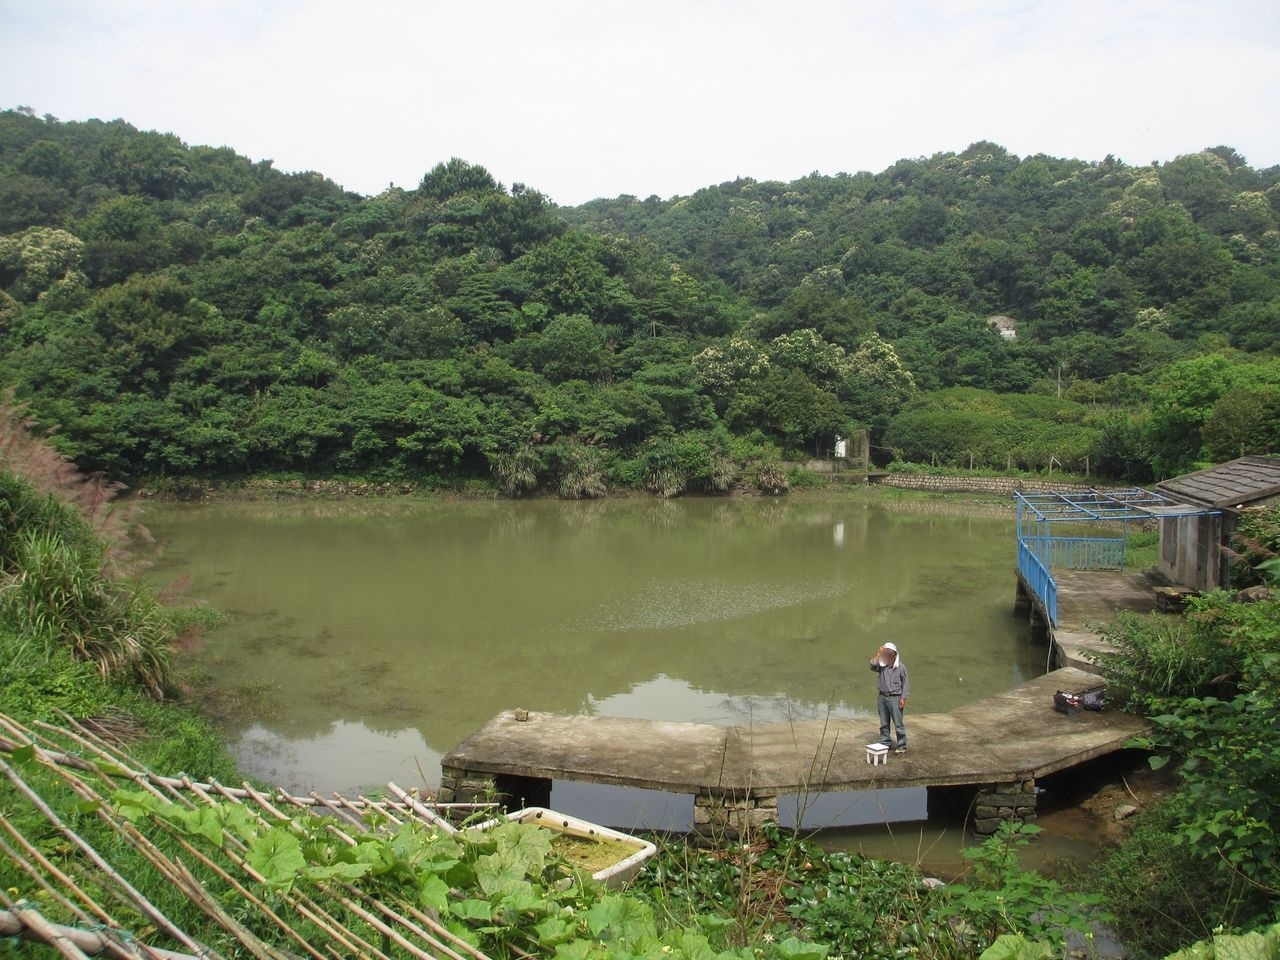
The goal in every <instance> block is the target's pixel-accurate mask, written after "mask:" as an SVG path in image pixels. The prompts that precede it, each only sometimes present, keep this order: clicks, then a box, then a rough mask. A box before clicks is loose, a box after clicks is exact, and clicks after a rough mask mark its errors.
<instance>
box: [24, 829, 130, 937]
mask: <svg viewBox="0 0 1280 960" xmlns="http://www.w3.org/2000/svg"><path fill="white" fill-rule="evenodd" d="M0 827H4V829H5V830H7V831H8V832H9V835H10V836H11V837H13V838H14V841H15V842H16V843H17V844H18V845H19V846H20V847H21V848H22V853H19V852H18V851H17V850H15V849H14V848H13V847H11V846H9V842H8V841H7V840H4V839H3V838H0V852H3V853H4V855H5V856H6V857H8V858H9V860H10V861H11V862H13V863H15V864H17V865H18V868H19V869H20V870H22V872H23V873H25V874H27V875H28V876H29V877H31V879H33V880H34V881H35V882H36V883H37V884H38V885H39V887H40V888H41V889H42V890H44V891H45V892H46V893H48V894H49V896H51V897H53V898H54V899H55V900H57V901H58V903H60V904H61V905H62V907H63V909H65V910H66V911H67V912H68V913H71V914H74V915H75V918H76V919H77V920H79V921H80V922H81V923H93V920H91V919H90V917H89V914H87V913H85V911H84V910H82V909H81V908H80V906H79V904H77V903H76V902H75V901H74V900H72V899H70V898H69V897H67V896H65V895H64V894H63V893H62V891H61V890H59V889H58V888H57V887H55V886H54V885H53V884H51V883H50V882H49V880H48V878H47V877H46V876H45V874H46V873H48V874H52V875H53V877H54V878H55V879H57V880H58V881H59V882H61V883H62V885H63V886H64V887H67V888H69V889H70V890H71V891H72V892H73V893H74V894H75V895H76V896H78V897H79V898H80V899H81V900H82V901H83V902H84V903H85V904H86V905H87V906H88V907H89V908H90V909H91V910H93V911H94V912H95V913H96V915H97V917H98V919H99V920H100V921H102V922H103V923H106V924H110V923H111V917H110V916H109V915H108V914H107V912H106V911H105V910H103V909H102V908H101V907H99V906H98V905H97V904H96V903H94V902H93V900H92V899H90V898H89V897H88V896H87V895H86V894H85V893H84V891H82V890H81V889H80V888H79V887H77V886H76V885H75V883H74V882H73V881H72V879H71V878H70V877H68V876H67V875H66V874H65V873H63V872H62V871H61V870H59V869H58V868H57V867H55V866H54V865H53V863H52V862H50V860H49V859H48V857H46V856H45V855H44V854H42V853H41V852H40V851H39V850H37V849H36V848H35V847H33V846H32V845H31V844H30V843H29V842H28V841H27V838H26V837H24V836H23V835H22V834H21V833H19V832H18V831H17V830H16V829H15V828H14V826H13V824H11V823H10V822H9V820H8V818H6V817H0ZM24 854H25V856H24ZM28 857H31V858H32V859H34V861H35V863H32V861H31V860H29V859H27V858H28ZM36 864H39V866H40V870H37V869H36ZM41 870H43V871H44V873H42V872H41Z"/></svg>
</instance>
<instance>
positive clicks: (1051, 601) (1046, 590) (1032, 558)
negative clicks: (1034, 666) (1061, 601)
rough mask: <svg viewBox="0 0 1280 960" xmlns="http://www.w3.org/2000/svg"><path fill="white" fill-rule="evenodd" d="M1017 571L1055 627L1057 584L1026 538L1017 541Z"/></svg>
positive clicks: (1056, 619)
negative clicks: (1042, 605)
mask: <svg viewBox="0 0 1280 960" xmlns="http://www.w3.org/2000/svg"><path fill="white" fill-rule="evenodd" d="M1037 539H1041V540H1046V539H1048V538H1047V537H1041V538H1037ZM1018 573H1020V574H1022V579H1023V582H1024V583H1026V585H1027V586H1028V587H1030V588H1031V592H1032V593H1034V594H1035V595H1036V597H1037V598H1038V599H1039V600H1040V602H1041V603H1042V604H1044V610H1045V613H1046V614H1047V615H1048V617H1049V622H1050V623H1051V624H1053V625H1054V626H1055V627H1056V626H1057V625H1058V584H1057V583H1056V582H1055V581H1054V579H1053V575H1052V574H1051V573H1049V568H1048V567H1047V566H1046V565H1045V564H1044V562H1043V561H1042V560H1041V559H1040V558H1039V557H1038V556H1036V553H1035V551H1034V550H1033V549H1032V548H1031V541H1029V540H1026V539H1024V540H1019V541H1018Z"/></svg>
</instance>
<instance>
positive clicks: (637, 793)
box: [550, 780, 693, 833]
mask: <svg viewBox="0 0 1280 960" xmlns="http://www.w3.org/2000/svg"><path fill="white" fill-rule="evenodd" d="M550 806H551V809H553V810H558V811H559V812H561V813H568V814H571V815H572V816H575V817H578V818H579V819H582V820H590V821H591V822H592V823H598V824H600V825H601V826H604V827H612V828H614V829H615V830H654V831H660V832H672V833H688V832H689V831H691V830H692V829H693V795H692V794H688V793H666V792H664V791H662V790H645V789H643V788H641V787H616V786H610V785H608V784H603V783H578V782H576V781H573V780H553V781H552V782H551V803H550Z"/></svg>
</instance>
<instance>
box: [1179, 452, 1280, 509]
mask: <svg viewBox="0 0 1280 960" xmlns="http://www.w3.org/2000/svg"><path fill="white" fill-rule="evenodd" d="M1156 489H1158V490H1160V491H1162V492H1164V493H1168V494H1171V495H1173V496H1175V497H1177V498H1178V499H1181V500H1190V501H1193V502H1195V503H1202V504H1205V505H1206V506H1213V507H1239V506H1247V505H1248V504H1251V503H1258V502H1259V501H1263V500H1268V499H1271V498H1273V497H1280V459H1276V458H1274V457H1241V458H1240V459H1239V460H1232V461H1230V462H1228V463H1220V464H1218V466H1216V467H1209V468H1208V469H1207V470H1197V471H1196V472H1195V473H1188V474H1184V475H1183V476H1181V477H1174V478H1173V479H1172V480H1165V481H1164V482H1163V483H1158V484H1156Z"/></svg>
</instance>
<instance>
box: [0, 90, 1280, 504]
mask: <svg viewBox="0 0 1280 960" xmlns="http://www.w3.org/2000/svg"><path fill="white" fill-rule="evenodd" d="M426 166H430V161H428V162H427V163H425V164H424V167H426ZM1278 183H1280V169H1276V168H1272V169H1269V170H1264V171H1255V170H1253V169H1251V168H1250V167H1249V165H1248V164H1247V163H1246V162H1245V161H1244V160H1243V159H1242V158H1241V157H1239V156H1237V155H1236V154H1235V153H1234V151H1232V150H1230V149H1228V148H1225V147H1217V148H1214V149H1212V150H1210V151H1208V152H1204V153H1197V154H1190V155H1187V156H1183V157H1180V158H1178V159H1176V160H1174V161H1172V162H1169V163H1167V164H1163V165H1152V166H1143V167H1132V166H1127V165H1125V164H1123V163H1121V162H1118V161H1112V160H1107V161H1105V162H1103V163H1100V164H1088V163H1083V162H1079V161H1074V160H1059V159H1054V158H1050V157H1032V158H1027V159H1019V158H1017V157H1015V156H1012V155H1010V154H1009V153H1008V152H1007V151H1005V150H1003V149H1001V148H1000V147H998V146H995V145H993V144H987V143H981V144H975V145H973V146H971V147H969V148H968V149H967V150H965V151H964V152H962V153H959V154H940V155H937V156H934V157H931V158H928V159H917V160H904V161H901V162H899V163H897V164H895V165H894V166H893V167H891V168H890V169H888V170H886V171H884V172H882V173H878V174H870V173H859V174H855V175H839V176H830V177H828V176H819V175H816V174H815V175H812V176H810V177H806V178H803V179H801V180H798V181H795V182H794V183H790V184H782V183H758V182H755V181H751V180H739V181H735V182H733V183H726V184H722V185H720V186H717V187H709V188H707V189H705V190H701V191H699V192H698V193H696V194H694V195H693V196H691V197H683V198H673V199H671V200H660V199H658V198H650V199H649V200H644V201H640V200H636V199H635V198H630V197H621V198H618V199H615V200H599V201H595V202H592V203H590V204H586V205H584V206H583V207H580V208H575V209H560V208H556V207H554V206H553V205H551V204H550V203H549V202H548V201H547V199H546V198H545V197H543V196H542V195H541V194H539V193H538V192H537V191H536V190H533V189H531V188H528V187H525V186H523V185H520V184H516V185H514V186H512V187H511V188H510V189H504V188H503V187H502V186H501V185H499V184H497V183H496V182H495V181H494V179H493V178H492V176H490V174H489V173H488V172H487V171H486V170H485V169H484V168H483V167H481V166H477V165H473V164H470V163H466V162H463V161H461V160H456V159H455V160H450V161H448V162H445V163H439V164H436V165H435V166H433V167H430V169H429V170H428V172H427V173H426V174H425V175H424V176H423V178H422V181H421V183H420V184H418V186H417V187H416V188H415V189H411V190H406V189H401V188H396V187H391V188H388V190H387V191H385V192H384V193H382V194H380V195H378V196H376V197H361V196H357V195H354V194H351V193H347V192H344V191H343V190H342V189H341V188H340V187H339V186H338V185H336V184H334V183H333V182H331V181H329V180H327V179H326V178H325V177H323V176H322V175H320V174H315V173H302V174H285V173H281V172H280V171H277V170H275V169H273V168H272V166H271V164H270V162H261V163H252V162H250V161H249V160H247V159H245V158H244V157H241V156H238V155H237V154H235V153H234V151H233V150H231V149H228V148H216V149H215V148H208V147H199V146H194V147H192V146H188V145H186V144H184V143H183V142H182V141H181V140H179V139H178V138H177V137H175V136H172V135H168V134H158V133H154V132H143V131H138V130H136V129H134V128H133V127H131V126H130V125H128V124H127V123H125V122H123V121H119V120H117V121H112V122H110V123H104V122H100V121H88V122H83V123H80V122H67V123H63V122H60V121H57V120H56V119H54V118H51V117H46V118H40V117H37V116H35V115H34V114H33V113H32V112H31V111H29V110H25V109H18V110H11V111H5V112H3V113H0V352H2V355H3V359H2V361H0V382H2V383H3V384H5V385H7V386H8V387H10V388H12V390H13V391H14V393H15V394H16V397H17V398H18V399H19V400H22V401H25V402H26V403H27V404H28V405H29V408H30V410H31V412H32V413H33V415H34V416H35V417H36V418H37V419H38V420H39V421H40V422H41V423H42V424H44V425H46V426H47V427H50V428H56V430H57V433H56V442H57V443H59V444H60V445H61V449H62V450H63V451H64V452H66V453H67V454H69V455H71V456H72V457H74V458H75V460H76V461H77V463H78V464H79V465H80V466H81V467H82V468H83V469H86V470H105V471H107V472H108V473H109V474H110V475H112V476H115V477H121V478H125V479H131V480H135V481H136V480H146V481H152V482H154V481H156V480H158V479H160V478H188V477H199V478H211V477H213V478H217V477H241V476H246V475H254V474H264V473H272V474H296V475H304V476H344V477H359V478H366V479H371V480H407V481H412V482H418V483H426V484H436V483H464V482H469V481H473V480H483V481H486V482H487V481H489V480H492V481H494V482H496V483H497V484H498V485H499V487H500V488H502V489H504V490H506V491H507V492H510V493H520V492H524V491H528V490H533V489H543V488H545V489H553V490H557V491H558V492H559V493H560V494H561V495H563V496H595V495H599V494H601V493H603V492H604V491H605V490H606V489H608V488H610V487H614V486H630V487H641V486H644V487H648V488H649V489H651V490H653V491H655V492H659V493H663V494H666V495H670V494H672V493H676V492H679V491H680V490H685V489H688V490H722V489H727V488H728V487H729V486H731V485H732V484H734V483H735V482H738V481H740V480H743V479H747V480H750V479H751V478H752V477H754V476H755V474H756V472H763V473H764V474H765V475H766V476H767V477H768V478H770V482H774V481H776V478H777V476H778V473H779V469H778V467H777V464H778V462H779V461H780V460H782V459H784V458H793V457H795V458H802V457H804V456H808V455H812V454H813V453H815V452H818V453H821V452H825V451H828V450H829V449H830V448H831V446H832V443H833V441H834V438H835V437H836V436H837V435H847V434H848V433H849V432H850V431H852V430H855V429H858V428H861V427H865V428H868V429H869V430H870V431H871V435H872V443H873V453H874V455H875V456H876V458H877V459H878V460H879V461H880V462H882V463H884V462H888V461H889V460H900V461H901V460H910V461H915V462H918V463H938V464H952V465H963V466H977V467H984V466H985V467H993V468H1000V469H1007V468H1010V467H1022V468H1028V469H1038V468H1042V467H1045V466H1047V465H1048V464H1049V463H1050V462H1051V461H1053V460H1054V459H1056V462H1057V463H1059V464H1062V465H1064V466H1065V467H1066V468H1068V469H1073V470H1081V471H1083V470H1085V469H1088V470H1089V471H1090V472H1092V473H1098V472H1102V473H1103V474H1105V475H1109V476H1114V477H1127V478H1130V479H1135V480H1146V479H1150V478H1151V477H1153V476H1158V475H1163V474H1168V473H1171V472H1176V471H1178V470H1182V469H1186V468H1187V467H1189V466H1191V465H1193V464H1194V463H1196V462H1198V461H1200V460H1203V459H1221V458H1226V457H1232V456H1237V455H1239V454H1240V453H1243V452H1253V453H1265V452H1280V360H1277V357H1276V351H1277V347H1278V346H1280V229H1278V227H1280V186H1278V185H1277V184H1278ZM996 316H1001V317H1007V318H1011V322H1010V321H1007V320H1006V321H1001V323H1003V324H1004V325H1005V326H1006V327H1009V326H1012V327H1013V328H1014V330H1015V331H1016V338H1014V339H1008V338H1006V337H1002V336H1001V335H1000V333H999V332H998V331H997V329H996V327H995V326H994V325H993V323H992V322H990V319H991V318H992V317H996Z"/></svg>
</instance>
